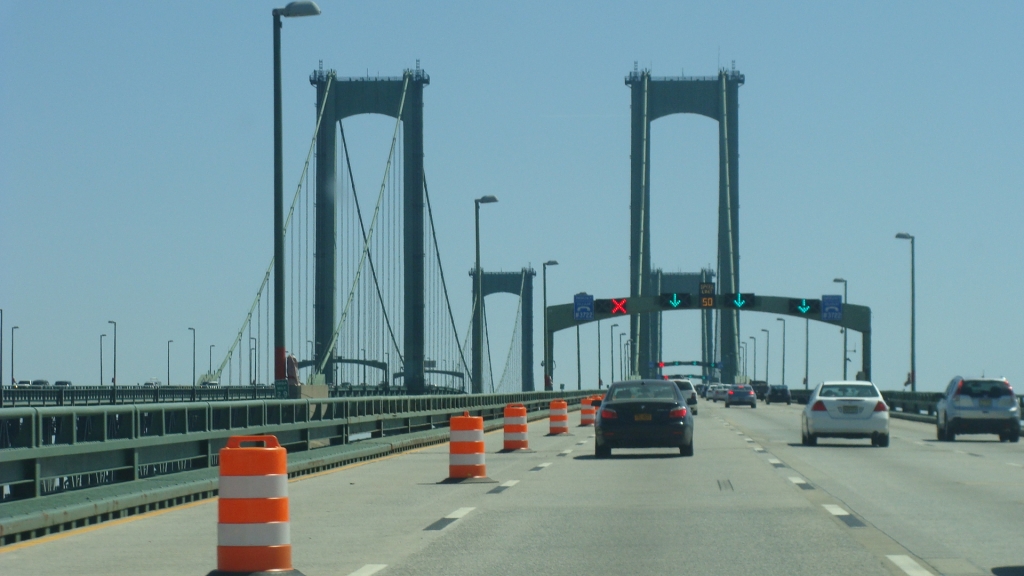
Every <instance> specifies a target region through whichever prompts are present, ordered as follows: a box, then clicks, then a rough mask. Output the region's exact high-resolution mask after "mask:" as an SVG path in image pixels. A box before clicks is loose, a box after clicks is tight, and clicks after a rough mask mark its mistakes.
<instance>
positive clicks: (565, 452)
mask: <svg viewBox="0 0 1024 576" xmlns="http://www.w3.org/2000/svg"><path fill="white" fill-rule="evenodd" d="M558 454H559V455H560V456H566V455H568V454H572V450H562V451H561V452H559V453H558Z"/></svg>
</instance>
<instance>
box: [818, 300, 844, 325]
mask: <svg viewBox="0 0 1024 576" xmlns="http://www.w3.org/2000/svg"><path fill="white" fill-rule="evenodd" d="M821 319H822V321H824V322H842V320H843V297H842V296H841V295H838V294H837V295H835V296H830V295H825V296H822V297H821Z"/></svg>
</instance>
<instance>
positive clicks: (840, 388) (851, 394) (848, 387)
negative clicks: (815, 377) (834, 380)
mask: <svg viewBox="0 0 1024 576" xmlns="http://www.w3.org/2000/svg"><path fill="white" fill-rule="evenodd" d="M818 396H819V397H822V398H877V397H878V396H879V394H878V390H877V389H876V388H875V385H874V384H824V385H822V387H821V391H820V392H818Z"/></svg>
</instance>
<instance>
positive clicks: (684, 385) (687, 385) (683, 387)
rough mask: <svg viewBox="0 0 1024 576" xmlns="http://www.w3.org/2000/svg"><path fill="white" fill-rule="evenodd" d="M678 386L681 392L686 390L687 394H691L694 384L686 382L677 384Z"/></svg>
mask: <svg viewBox="0 0 1024 576" xmlns="http://www.w3.org/2000/svg"><path fill="white" fill-rule="evenodd" d="M676 386H678V387H679V389H680V390H686V391H687V392H690V391H692V390H693V384H690V383H689V382H685V381H684V382H676Z"/></svg>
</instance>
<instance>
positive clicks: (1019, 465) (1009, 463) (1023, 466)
mask: <svg viewBox="0 0 1024 576" xmlns="http://www.w3.org/2000/svg"><path fill="white" fill-rule="evenodd" d="M1007 465H1009V466H1016V467H1017V468H1024V464H1017V463H1016V462H1007Z"/></svg>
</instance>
